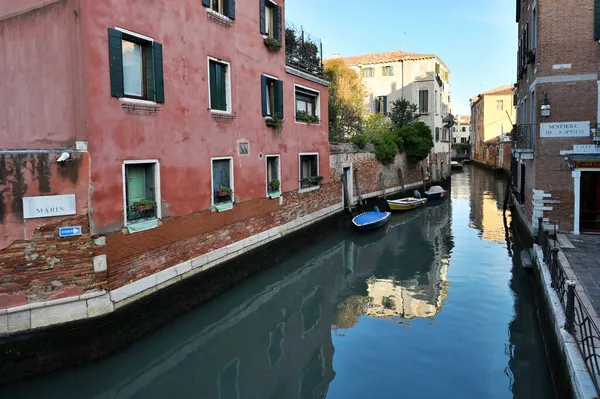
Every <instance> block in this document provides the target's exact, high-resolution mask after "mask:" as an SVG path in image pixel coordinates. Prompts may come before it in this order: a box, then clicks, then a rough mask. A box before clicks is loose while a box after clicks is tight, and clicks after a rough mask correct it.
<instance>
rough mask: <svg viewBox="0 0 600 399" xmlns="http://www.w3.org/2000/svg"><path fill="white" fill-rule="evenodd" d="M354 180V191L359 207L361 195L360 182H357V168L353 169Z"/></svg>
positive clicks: (361, 203) (361, 201)
mask: <svg viewBox="0 0 600 399" xmlns="http://www.w3.org/2000/svg"><path fill="white" fill-rule="evenodd" d="M354 182H355V183H356V193H357V194H358V203H359V204H360V206H361V208H362V205H363V200H362V196H361V195H360V183H359V182H358V169H354Z"/></svg>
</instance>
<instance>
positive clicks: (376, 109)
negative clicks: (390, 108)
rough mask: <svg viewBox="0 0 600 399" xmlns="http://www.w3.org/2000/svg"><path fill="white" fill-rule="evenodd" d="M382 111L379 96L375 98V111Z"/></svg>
mask: <svg viewBox="0 0 600 399" xmlns="http://www.w3.org/2000/svg"><path fill="white" fill-rule="evenodd" d="M380 112H381V108H380V107H379V98H376V99H375V113H376V114H378V113H380Z"/></svg>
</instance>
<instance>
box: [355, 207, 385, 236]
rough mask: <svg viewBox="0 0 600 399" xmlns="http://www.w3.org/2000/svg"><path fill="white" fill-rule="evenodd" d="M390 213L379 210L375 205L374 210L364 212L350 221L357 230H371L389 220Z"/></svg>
mask: <svg viewBox="0 0 600 399" xmlns="http://www.w3.org/2000/svg"><path fill="white" fill-rule="evenodd" d="M391 217H392V214H391V213H390V212H380V211H379V208H377V207H375V211H374V212H364V213H361V214H360V215H358V216H355V217H354V219H352V223H353V224H354V226H356V228H358V229H359V230H373V229H376V228H378V227H381V226H383V225H385V224H386V223H387V222H389V221H390V219H391Z"/></svg>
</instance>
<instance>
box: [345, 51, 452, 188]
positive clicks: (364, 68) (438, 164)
mask: <svg viewBox="0 0 600 399" xmlns="http://www.w3.org/2000/svg"><path fill="white" fill-rule="evenodd" d="M343 60H344V61H345V62H346V64H347V65H349V66H350V67H351V68H352V69H354V70H355V71H357V73H358V74H359V76H361V77H362V80H363V82H364V84H365V87H366V89H367V97H366V98H365V104H366V106H367V108H368V110H369V112H378V113H383V114H387V112H388V110H389V109H390V108H391V104H392V103H393V102H394V101H396V100H400V99H402V98H405V99H407V100H408V101H410V102H412V103H413V104H416V105H417V106H418V112H419V113H420V115H421V116H420V117H419V120H420V121H422V122H424V123H425V124H427V125H428V126H429V127H430V128H431V132H432V135H433V141H434V148H433V149H432V154H431V156H430V164H431V172H432V174H433V178H434V179H442V178H445V177H447V176H449V174H450V150H451V149H450V147H451V141H452V138H451V132H450V129H447V128H445V127H444V125H445V123H444V121H443V120H444V118H446V117H447V116H448V114H449V113H450V112H451V101H450V100H451V98H450V88H449V86H450V69H449V68H448V67H447V66H446V64H444V62H443V61H442V60H441V59H440V58H439V57H438V56H436V55H434V54H411V53H405V52H401V51H394V52H388V53H378V54H367V55H361V56H355V57H347V58H343Z"/></svg>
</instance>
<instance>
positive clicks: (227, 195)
mask: <svg viewBox="0 0 600 399" xmlns="http://www.w3.org/2000/svg"><path fill="white" fill-rule="evenodd" d="M211 163H212V165H211V171H212V193H213V195H212V205H213V206H214V207H215V208H217V210H227V209H231V208H232V207H233V201H234V195H235V194H234V192H233V159H232V158H231V157H223V158H212V159H211Z"/></svg>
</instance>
